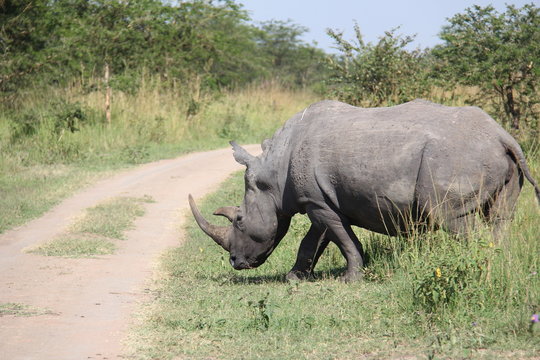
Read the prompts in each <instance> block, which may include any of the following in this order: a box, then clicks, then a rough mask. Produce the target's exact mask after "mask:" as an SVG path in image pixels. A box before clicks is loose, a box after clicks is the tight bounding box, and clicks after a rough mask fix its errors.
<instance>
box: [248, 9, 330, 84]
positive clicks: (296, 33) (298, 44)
mask: <svg viewBox="0 0 540 360" xmlns="http://www.w3.org/2000/svg"><path fill="white" fill-rule="evenodd" d="M307 31H308V29H307V28H305V27H303V26H300V25H298V24H294V23H293V22H292V21H291V20H287V21H281V20H270V21H265V22H262V23H261V24H260V26H259V31H257V32H256V33H255V34H256V35H255V39H256V42H257V45H258V51H259V53H260V54H261V59H262V60H263V61H265V62H266V65H265V67H266V68H267V69H268V71H269V72H270V76H272V77H274V78H279V79H280V80H281V81H283V82H285V83H289V84H292V85H298V86H306V85H308V84H309V83H313V82H315V81H318V80H320V78H321V77H320V74H322V73H324V67H323V64H324V55H325V54H324V52H323V51H322V50H320V49H317V48H316V47H314V46H311V45H309V44H306V43H305V42H304V41H303V40H302V39H301V36H302V35H303V34H305V33H306V32H307Z"/></svg>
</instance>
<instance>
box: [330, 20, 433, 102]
mask: <svg viewBox="0 0 540 360" xmlns="http://www.w3.org/2000/svg"><path fill="white" fill-rule="evenodd" d="M354 30H355V34H356V42H355V43H353V42H349V41H346V40H344V39H343V34H342V33H340V32H337V31H334V30H331V29H329V30H328V35H329V36H330V37H332V38H333V39H334V41H335V42H336V44H337V48H338V50H340V51H341V54H340V55H339V56H338V57H333V58H329V63H330V67H331V68H332V69H333V71H334V73H333V75H332V77H331V78H330V83H331V84H332V86H333V93H334V95H336V96H337V97H338V98H339V99H341V100H343V101H345V102H348V103H350V104H353V105H360V106H381V105H383V104H399V103H402V102H406V101H409V100H413V99H415V98H417V97H422V96H424V95H425V94H427V92H428V91H429V88H430V82H429V69H430V67H429V63H428V59H429V57H428V56H427V54H426V53H425V52H424V51H422V50H419V49H417V50H413V51H409V50H407V49H406V46H407V45H408V44H410V43H411V42H412V41H413V39H414V37H411V36H405V37H403V36H401V35H396V31H397V29H393V30H391V31H387V32H385V34H384V36H382V37H380V38H379V41H378V42H377V43H376V44H371V43H368V44H366V43H364V40H363V38H362V34H361V32H360V28H359V26H358V24H356V25H355V27H354Z"/></svg>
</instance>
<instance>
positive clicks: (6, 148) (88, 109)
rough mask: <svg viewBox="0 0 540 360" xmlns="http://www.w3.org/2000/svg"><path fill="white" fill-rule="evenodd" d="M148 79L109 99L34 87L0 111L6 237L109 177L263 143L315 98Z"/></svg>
mask: <svg viewBox="0 0 540 360" xmlns="http://www.w3.org/2000/svg"><path fill="white" fill-rule="evenodd" d="M196 90H197V89H191V90H190V89H175V88H167V87H165V86H163V85H162V84H161V83H160V81H159V80H158V79H147V80H146V81H144V82H143V83H141V86H140V87H139V88H138V89H137V90H136V91H133V92H131V93H128V92H121V91H114V92H113V97H112V120H111V123H110V124H107V123H106V122H105V114H104V101H105V100H104V92H103V91H102V90H100V89H99V87H96V86H94V85H93V84H84V86H83V85H80V84H79V85H74V86H72V87H69V88H63V89H59V88H54V87H51V88H48V89H46V90H43V89H39V90H38V89H35V90H34V91H27V92H26V93H22V94H21V96H20V97H19V98H18V100H17V102H16V103H13V104H11V105H10V106H7V105H6V104H4V105H3V106H1V107H0V197H1V198H2V202H0V232H2V231H5V230H6V229H8V228H11V227H13V226H16V225H19V224H22V223H24V222H25V221H27V220H28V219H30V218H33V217H36V216H38V215H39V214H41V213H43V212H44V211H45V210H47V209H48V208H50V207H51V206H53V205H54V204H56V203H57V202H58V201H59V200H60V199H61V198H63V197H65V196H67V195H68V194H70V193H71V192H72V191H73V190H74V189H77V188H80V187H81V186H84V185H85V184H87V183H89V182H91V181H94V180H95V179H96V178H98V177H100V176H102V175H100V174H104V171H107V170H114V169H117V168H120V167H125V166H132V165H134V164H139V163H143V162H148V161H152V160H157V159H162V158H168V157H173V156H178V155H179V154H182V153H185V152H188V151H193V150H203V149H211V148H217V147H225V146H228V141H230V140H233V139H235V140H237V141H240V142H261V140H263V139H264V137H265V136H269V135H271V134H272V133H273V131H274V130H275V129H276V128H277V127H279V126H280V125H281V124H282V123H283V122H284V121H285V120H287V119H288V118H289V117H290V116H291V115H293V114H294V113H296V112H297V111H299V110H301V109H302V108H303V107H306V106H307V105H308V104H310V103H312V102H314V101H316V100H317V97H316V96H315V95H313V94H312V93H310V92H307V91H292V90H287V89H285V88H283V87H281V86H279V85H278V84H275V83H268V84H264V85H259V86H255V85H254V86H251V87H248V88H245V89H242V90H238V91H230V92H223V93H220V94H216V93H212V94H204V93H201V92H199V91H196Z"/></svg>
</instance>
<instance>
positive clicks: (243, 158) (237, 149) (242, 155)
mask: <svg viewBox="0 0 540 360" xmlns="http://www.w3.org/2000/svg"><path fill="white" fill-rule="evenodd" d="M230 144H231V145H232V147H233V150H234V153H233V156H234V159H235V160H236V161H237V162H238V163H240V164H242V165H245V166H249V164H250V163H251V162H252V161H253V159H255V156H253V155H251V154H250V153H248V152H247V151H246V149H244V148H243V147H241V146H240V145H238V144H237V143H236V142H235V141H231V142H230Z"/></svg>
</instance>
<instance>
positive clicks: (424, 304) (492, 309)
mask: <svg viewBox="0 0 540 360" xmlns="http://www.w3.org/2000/svg"><path fill="white" fill-rule="evenodd" d="M531 169H532V171H533V173H534V174H535V176H536V177H538V176H540V162H539V161H538V160H534V161H531ZM243 193H244V185H243V176H242V174H241V173H239V174H236V175H235V176H234V177H232V178H231V179H230V181H227V182H226V184H225V185H224V186H223V187H222V188H221V189H220V190H218V191H216V192H215V193H214V194H213V195H211V196H209V197H208V198H207V199H206V201H204V203H203V205H202V212H203V214H204V215H205V216H211V215H210V214H211V213H212V212H213V211H214V210H215V209H216V208H218V207H221V206H224V205H232V204H239V203H241V201H242V198H243ZM218 220H219V219H217V218H216V221H218ZM225 222H226V220H225ZM225 222H223V223H222V224H223V225H225ZM308 228H309V221H308V220H307V219H306V218H305V216H298V215H297V216H296V217H295V218H294V219H293V223H292V227H291V229H290V230H289V233H288V234H287V236H286V238H285V239H284V240H283V241H282V242H281V244H280V245H279V246H278V248H277V249H276V250H275V251H274V253H273V254H272V255H271V256H270V257H269V259H268V260H267V262H266V263H265V264H263V265H262V266H261V267H259V268H257V269H252V270H245V271H236V270H234V269H232V267H231V266H230V264H229V259H228V253H226V252H224V251H223V250H222V249H221V248H220V247H219V246H217V245H216V244H215V243H214V242H213V241H212V240H211V239H210V238H208V237H207V236H206V235H205V234H204V233H202V231H200V229H199V227H198V226H197V225H196V223H195V222H194V221H193V220H190V221H189V224H188V225H187V228H186V230H187V233H188V239H187V240H186V242H185V243H184V244H183V245H182V246H181V247H179V248H177V249H174V250H171V251H170V252H168V253H167V254H166V255H165V256H164V257H163V260H162V269H161V271H162V273H161V276H160V279H159V280H158V281H157V283H156V284H155V287H154V295H155V297H156V299H155V301H153V302H152V303H150V304H148V305H147V308H146V309H144V310H143V312H142V314H141V317H142V321H141V322H142V326H140V327H139V328H138V329H137V330H136V332H135V333H134V335H133V336H132V339H131V346H132V348H133V354H135V355H134V356H135V358H139V359H173V358H194V359H207V358H226V359H299V358H308V359H325V358H332V359H358V358H364V357H366V358H381V359H383V358H407V357H409V356H410V357H411V358H440V357H442V358H489V359H510V358H514V359H523V358H529V357H530V358H532V357H534V356H537V355H538V352H539V351H540V341H539V338H538V332H537V331H538V329H536V328H533V327H537V326H538V325H539V324H537V323H533V322H531V317H532V315H533V314H538V312H539V311H540V275H539V274H538V272H539V269H540V259H539V257H538V254H539V253H540V242H539V241H538V236H537V232H538V204H536V199H535V196H534V192H533V191H532V188H531V187H530V186H525V188H524V191H523V194H522V195H521V198H520V201H519V206H518V211H517V213H516V215H515V219H514V222H513V223H512V225H511V228H510V229H509V232H508V235H507V236H505V237H504V240H501V241H500V242H496V241H494V240H493V239H492V238H491V237H490V235H489V232H488V231H482V230H481V231H479V232H478V233H477V234H475V235H474V236H473V237H472V238H471V239H469V240H468V241H464V240H463V241H456V239H455V238H453V237H452V236H450V235H448V234H447V233H445V232H443V231H438V232H436V233H429V234H423V235H415V236H412V237H411V238H392V237H387V236H382V235H376V234H373V233H370V232H368V231H363V230H359V229H357V230H356V231H357V234H358V236H359V238H360V241H361V242H362V243H363V244H364V248H365V249H366V253H367V257H368V259H369V261H368V264H367V267H366V268H365V274H366V276H365V279H364V281H363V282H360V283H352V284H351V283H343V282H341V281H340V280H339V275H341V273H342V271H344V267H345V262H344V260H343V257H342V256H341V254H340V253H339V250H338V249H337V248H336V247H335V246H331V247H329V249H328V250H327V251H326V252H325V253H324V254H323V256H322V257H321V259H320V261H319V264H318V265H317V268H316V277H317V279H316V280H314V281H306V282H287V281H286V280H285V275H286V274H287V272H288V271H289V270H290V268H291V266H292V265H293V264H294V261H295V256H296V252H297V249H298V245H299V243H300V240H301V239H302V237H303V236H304V234H305V232H306V231H307V229H308Z"/></svg>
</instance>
